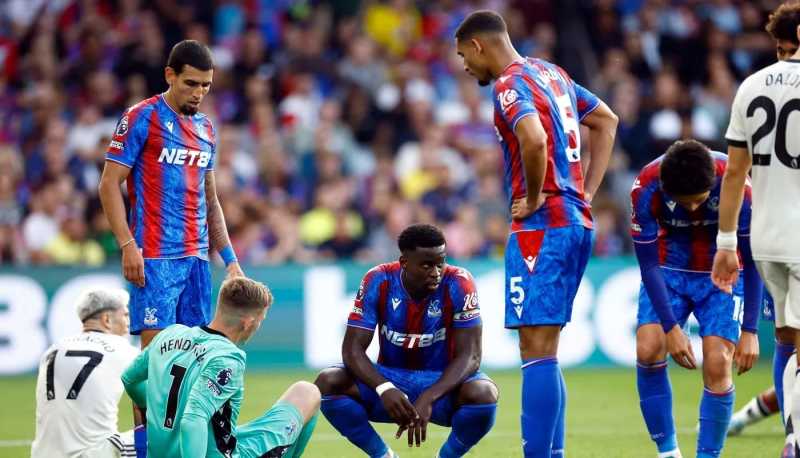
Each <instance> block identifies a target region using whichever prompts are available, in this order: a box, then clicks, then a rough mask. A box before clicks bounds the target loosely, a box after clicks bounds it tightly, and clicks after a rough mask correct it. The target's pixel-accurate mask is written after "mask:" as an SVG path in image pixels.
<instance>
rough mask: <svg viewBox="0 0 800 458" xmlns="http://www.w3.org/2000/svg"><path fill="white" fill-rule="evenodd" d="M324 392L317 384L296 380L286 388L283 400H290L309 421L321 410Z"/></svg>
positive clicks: (305, 419)
mask: <svg viewBox="0 0 800 458" xmlns="http://www.w3.org/2000/svg"><path fill="white" fill-rule="evenodd" d="M321 399H322V394H321V393H320V391H319V388H317V385H315V384H313V383H311V382H306V381H304V380H301V381H299V382H295V383H293V384H292V386H290V387H289V389H288V390H286V394H284V396H283V398H282V400H283V401H284V402H288V403H290V404H292V405H294V406H295V407H297V410H299V411H300V414H301V415H302V416H303V418H304V421H308V420H310V419H311V417H313V416H314V414H315V413H317V412H318V411H319V405H320V401H321Z"/></svg>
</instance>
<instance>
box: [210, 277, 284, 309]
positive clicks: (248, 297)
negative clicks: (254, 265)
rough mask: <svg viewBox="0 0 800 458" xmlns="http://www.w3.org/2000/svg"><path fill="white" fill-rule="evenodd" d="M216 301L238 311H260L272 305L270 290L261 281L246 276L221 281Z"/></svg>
mask: <svg viewBox="0 0 800 458" xmlns="http://www.w3.org/2000/svg"><path fill="white" fill-rule="evenodd" d="M217 302H218V305H220V306H223V307H226V308H228V310H233V311H236V312H239V313H249V312H254V311H261V310H262V309H264V308H265V307H269V306H270V305H272V292H271V291H270V290H269V288H267V286H266V285H265V284H263V283H260V282H257V281H255V280H251V279H249V278H247V277H233V278H229V279H227V280H225V281H224V282H222V287H221V288H220V290H219V299H217Z"/></svg>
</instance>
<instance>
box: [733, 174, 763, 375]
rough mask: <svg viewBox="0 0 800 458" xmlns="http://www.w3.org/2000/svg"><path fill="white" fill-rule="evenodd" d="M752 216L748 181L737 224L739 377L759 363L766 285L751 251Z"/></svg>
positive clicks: (737, 359) (736, 361)
mask: <svg viewBox="0 0 800 458" xmlns="http://www.w3.org/2000/svg"><path fill="white" fill-rule="evenodd" d="M751 214H752V188H751V187H750V183H749V180H748V179H747V178H745V189H744V197H743V200H742V207H741V210H740V212H739V220H738V226H739V227H738V234H737V239H738V246H739V254H740V255H741V259H742V278H743V280H744V285H743V286H744V313H743V315H744V316H743V318H742V333H741V336H740V337H739V342H737V344H736V351H735V352H734V355H733V358H734V362H735V363H736V367H737V368H738V373H739V374H743V373H744V372H747V371H748V370H750V368H752V367H753V364H755V362H756V361H757V360H758V354H759V348H758V315H759V313H760V309H761V301H762V300H763V297H764V284H763V283H762V281H761V276H760V275H759V274H758V270H757V269H756V263H755V261H754V260H753V252H752V250H751V248H750V219H751Z"/></svg>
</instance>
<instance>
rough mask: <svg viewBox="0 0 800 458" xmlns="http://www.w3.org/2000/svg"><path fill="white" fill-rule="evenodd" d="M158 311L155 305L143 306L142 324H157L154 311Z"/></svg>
mask: <svg viewBox="0 0 800 458" xmlns="http://www.w3.org/2000/svg"><path fill="white" fill-rule="evenodd" d="M157 311H158V309H157V308H155V307H145V308H144V324H145V326H155V325H157V324H158V318H156V312H157Z"/></svg>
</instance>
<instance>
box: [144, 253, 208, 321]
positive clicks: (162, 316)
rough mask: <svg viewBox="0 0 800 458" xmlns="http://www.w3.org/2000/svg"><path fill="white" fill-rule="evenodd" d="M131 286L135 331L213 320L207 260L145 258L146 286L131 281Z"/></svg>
mask: <svg viewBox="0 0 800 458" xmlns="http://www.w3.org/2000/svg"><path fill="white" fill-rule="evenodd" d="M128 289H129V291H130V295H131V298H130V303H129V305H128V308H129V309H130V315H131V334H139V333H141V331H142V330H147V329H164V328H166V327H167V326H170V325H173V324H183V325H186V326H203V325H206V324H208V323H209V322H210V321H211V270H210V268H209V265H208V261H206V260H204V259H200V258H197V257H194V256H190V257H186V258H177V259H145V260H144V288H139V287H138V286H136V285H133V284H129V286H128Z"/></svg>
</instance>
